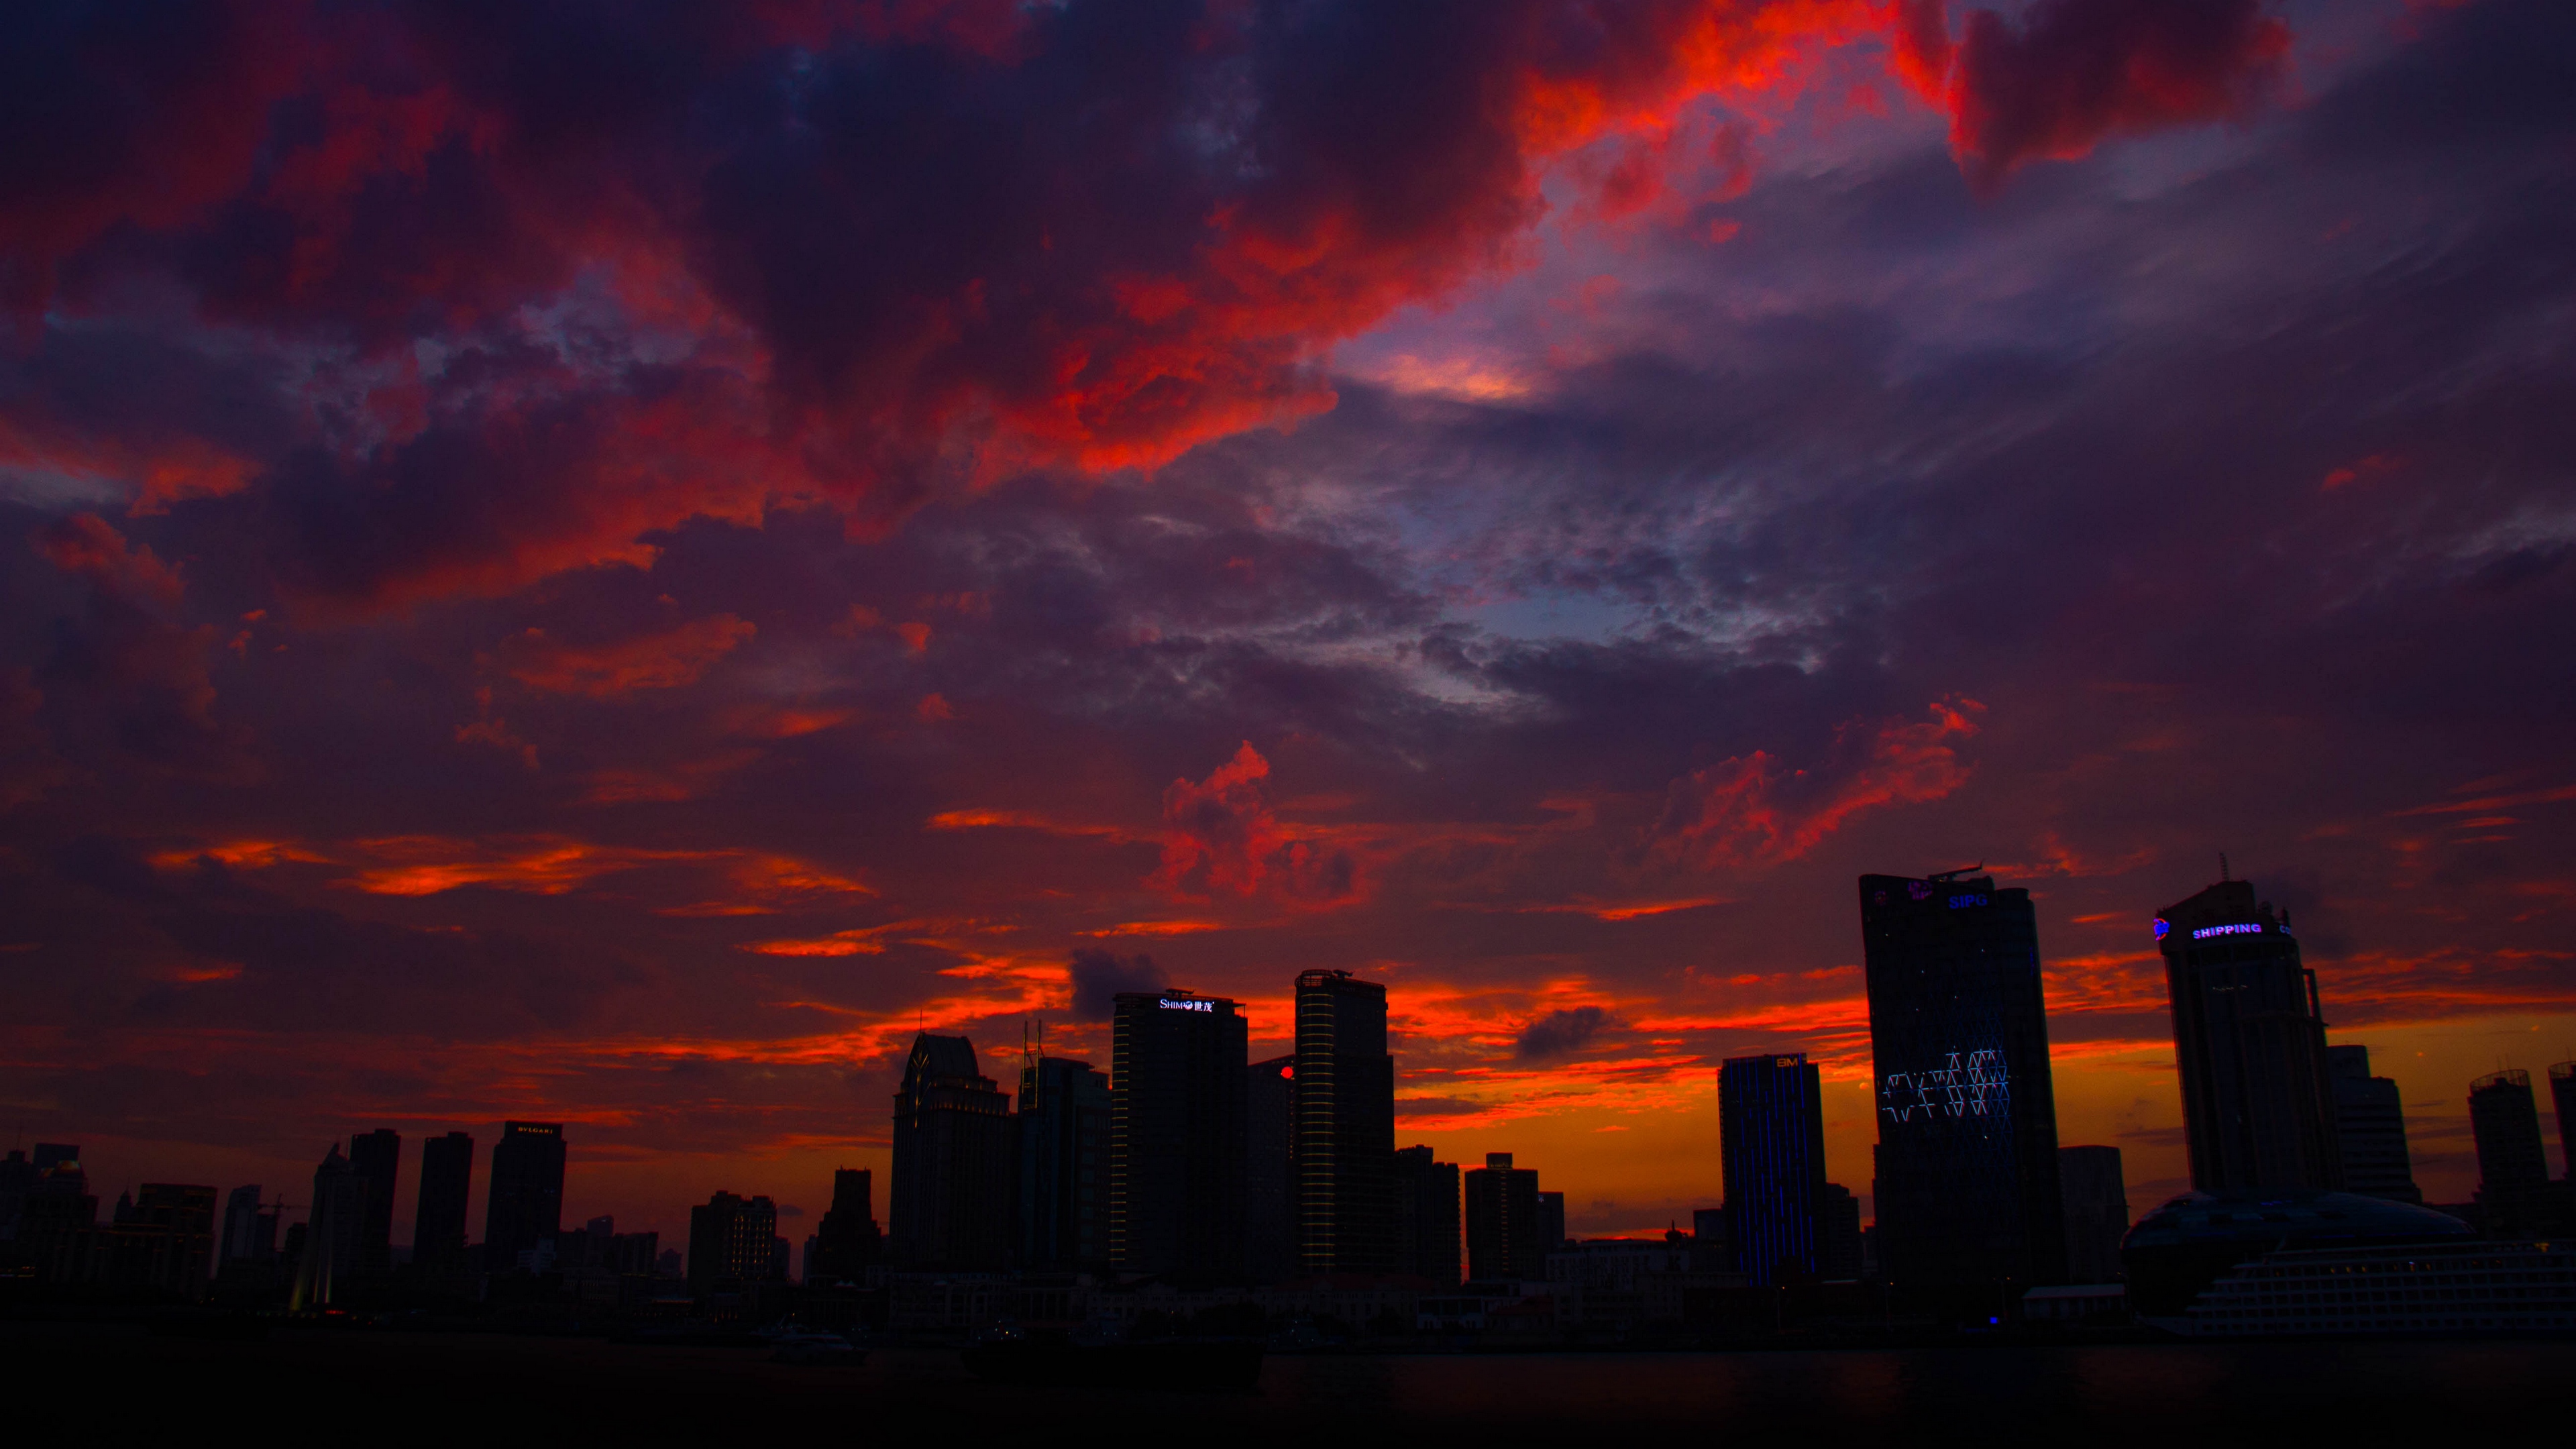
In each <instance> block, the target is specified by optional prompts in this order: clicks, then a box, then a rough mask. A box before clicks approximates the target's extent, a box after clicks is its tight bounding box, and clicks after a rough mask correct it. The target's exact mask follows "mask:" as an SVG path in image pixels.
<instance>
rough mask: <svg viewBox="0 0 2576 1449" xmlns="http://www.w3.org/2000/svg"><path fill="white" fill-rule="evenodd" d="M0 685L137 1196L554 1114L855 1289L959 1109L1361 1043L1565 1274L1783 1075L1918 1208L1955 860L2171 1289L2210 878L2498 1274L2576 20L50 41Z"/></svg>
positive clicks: (119, 1164)
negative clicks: (1328, 1025) (1079, 1059)
mask: <svg viewBox="0 0 2576 1449" xmlns="http://www.w3.org/2000/svg"><path fill="white" fill-rule="evenodd" d="M0 599H5V606H0V823H5V828H0V1127H6V1128H7V1129H8V1130H9V1131H10V1133H11V1139H10V1141H11V1145H19V1146H23V1145H26V1144H27V1143H30V1142H32V1141H34V1140H36V1139H40V1138H41V1139H44V1140H48V1141H67V1142H76V1143H80V1144H82V1146H83V1148H84V1154H83V1155H84V1159H85V1161H86V1163H87V1165H88V1167H89V1170H90V1173H91V1176H92V1183H93V1186H94V1187H95V1188H97V1189H98V1190H100V1191H101V1192H102V1194H104V1195H108V1196H112V1195H113V1194H114V1193H115V1192H117V1191H118V1190H119V1189H121V1188H125V1187H129V1186H134V1185H139V1184H140V1183H143V1182H145V1181H179V1182H203V1183H210V1184H214V1185H217V1186H219V1187H222V1188H226V1189H229V1188H230V1187H232V1186H235V1185H238V1184H241V1183H245V1182H260V1183H263V1184H266V1185H268V1186H269V1187H270V1188H271V1189H272V1191H275V1190H277V1189H280V1188H282V1189H283V1190H284V1191H285V1193H286V1195H287V1197H288V1200H289V1201H290V1202H295V1203H302V1202H304V1201H305V1200H306V1198H307V1197H309V1195H310V1194H309V1191H308V1188H309V1182H310V1174H311V1171H312V1165H313V1164H314V1163H315V1162H316V1161H317V1160H319V1159H320V1158H321V1156H322V1155H323V1152H324V1149H325V1148H326V1147H327V1146H328V1145H329V1143H330V1142H331V1141H332V1140H333V1139H334V1138H345V1137H346V1135H347V1134H348V1133H350V1132H352V1131H356V1130H365V1129H370V1128H375V1127H379V1126H391V1127H394V1128H397V1129H398V1130H400V1131H401V1132H402V1133H403V1134H404V1136H405V1137H406V1139H415V1140H416V1139H417V1138H418V1137H420V1136H422V1135H424V1134H435V1133H438V1132H444V1131H447V1130H450V1129H453V1128H462V1129H464V1130H467V1131H470V1132H472V1133H474V1135H475V1136H476V1138H477V1140H478V1144H479V1148H480V1150H478V1156H477V1161H476V1165H475V1197H474V1206H473V1210H472V1228H473V1231H474V1234H475V1236H477V1237H479V1236H480V1235H481V1227H482V1189H483V1187H484V1185H485V1183H486V1181H487V1180H488V1149H489V1145H490V1143H491V1141H492V1139H493V1137H494V1136H495V1134H496V1131H497V1124H498V1123H499V1122H500V1121H501V1120H502V1119H503V1118H506V1117H533V1118H541V1119H559V1120H561V1121H563V1122H565V1123H566V1124H567V1132H566V1135H567V1137H568V1138H569V1140H570V1143H571V1149H570V1151H571V1164H572V1165H571V1169H570V1176H569V1184H568V1188H567V1192H566V1197H565V1213H566V1218H567V1220H568V1221H577V1220H579V1219H581V1218H585V1217H588V1216H591V1215H593V1214H597V1213H614V1214H615V1215H616V1217H617V1219H618V1223H619V1226H620V1227H621V1228H658V1229H659V1230H661V1231H662V1232H663V1233H664V1234H665V1235H666V1237H667V1236H669V1235H672V1234H675V1233H678V1232H681V1231H683V1230H684V1229H685V1226H686V1212H685V1208H686V1206H687V1204H688V1203H690V1202H692V1201H702V1200H704V1198H705V1197H706V1195H707V1194H708V1193H709V1192H710V1191H712V1190H714V1189H717V1188H729V1189H732V1190H734V1191H737V1192H744V1193H753V1192H765V1193H769V1194H771V1195H773V1196H775V1197H777V1198H778V1199H779V1200H780V1201H781V1202H782V1203H783V1204H786V1205H788V1209H789V1210H790V1211H789V1215H788V1217H787V1218H786V1219H785V1221H784V1222H783V1223H782V1231H785V1232H788V1233H789V1234H790V1235H791V1236H795V1237H799V1238H801V1237H802V1235H803V1233H804V1232H805V1231H807V1230H808V1229H809V1228H810V1225H811V1222H812V1219H813V1216H815V1215H819V1213H820V1212H821V1210H822V1209H823V1207H824V1206H825V1204H826V1202H827V1199H828V1196H829V1186H830V1169H832V1168H833V1167H835V1166H844V1165H846V1166H872V1167H875V1168H876V1169H878V1172H879V1179H878V1180H879V1183H880V1186H879V1189H878V1191H879V1194H880V1196H879V1211H880V1213H881V1214H882V1211H883V1192H884V1188H883V1185H882V1184H883V1181H884V1178H883V1173H884V1169H885V1167H886V1164H887V1151H886V1143H887V1138H888V1132H889V1117H890V1097H891V1094H892V1092H893V1091H894V1087H895V1080H896V1076H897V1073H898V1072H899V1070H900V1067H901V1063H902V1057H903V1053H904V1051H905V1049H906V1048H907V1046H908V1044H909V1042H910V1039H911V1037H912V1035H913V1034H914V1032H915V1031H916V1030H917V1029H919V1028H920V1027H923V1026H927V1027H929V1028H931V1029H933V1030H938V1031H947V1032H963V1033H966V1034H967V1035H969V1036H971V1037H972V1038H973V1040H974V1042H975V1045H976V1047H977V1048H978V1050H979V1051H980V1052H981V1053H983V1056H984V1060H985V1063H986V1070H987V1071H988V1072H989V1073H991V1074H992V1075H994V1076H996V1077H1001V1078H1004V1079H1006V1080H1015V1078H1016V1064H1015V1062H1014V1061H1013V1060H1011V1056H1012V1054H1015V1053H1016V1052H1017V1051H1018V1050H1019V1047H1020V1042H1021V1039H1022V1033H1023V1030H1024V1029H1026V1030H1028V1031H1031V1032H1035V1031H1036V1030H1038V1029H1039V1027H1040V1026H1041V1025H1042V1026H1043V1030H1044V1034H1045V1039H1046V1043H1047V1047H1048V1049H1049V1050H1050V1051H1051V1052H1056V1053H1062V1054H1071V1055H1087V1056H1089V1057H1090V1059H1091V1060H1092V1061H1093V1062H1094V1063H1095V1064H1098V1065H1102V1066H1104V1067H1105V1066H1106V1065H1107V1048H1108V1042H1107V1030H1106V1024H1105V1017H1106V1010H1107V1000H1108V996H1109V994H1110V993H1111V992H1113V991H1115V990H1119V989H1125V988H1127V987H1129V986H1131V985H1150V984H1153V983H1157V982H1167V983H1170V984H1173V985H1181V986H1188V987H1192V988H1195V989H1197V990H1199V991H1202V992H1207V993H1218V994H1224V995H1230V996H1234V997H1236V998H1238V999H1241V1000H1243V1001H1245V1002H1246V1003H1247V1004H1248V1009H1249V1014H1250V1017H1251V1020H1252V1032H1253V1051H1254V1053H1255V1054H1256V1055H1259V1056H1267V1055H1272V1054H1275V1053H1277V1052H1282V1051H1285V1050H1286V1048H1287V1040H1288V1035H1287V1034H1288V1030H1289V1000H1288V997H1289V989H1290V983H1291V980H1292V978H1293V977H1294V975H1295V974H1296V973H1297V972H1298V971H1300V970H1305V969H1310V968H1315V967H1343V968H1348V969H1350V970H1353V971H1356V972H1359V973H1361V974H1363V975H1365V976H1367V977H1369V978H1371V979H1373V980H1379V981H1383V982H1385V983H1386V984H1387V986H1388V990H1389V1004H1390V1011H1391V1015H1392V1019H1393V1025H1394V1027H1395V1042H1394V1049H1395V1052H1396V1057H1397V1068H1398V1073H1399V1076H1398V1098H1399V1101H1398V1113H1399V1117H1398V1124H1397V1131H1398V1140H1399V1141H1400V1142H1401V1143H1407V1144H1409V1143H1413V1142H1425V1143H1429V1144H1431V1145H1432V1146H1434V1147H1435V1148H1436V1149H1437V1150H1438V1151H1439V1153H1440V1155H1441V1156H1442V1157H1443V1158H1444V1159H1455V1160H1459V1161H1464V1162H1468V1163H1470V1164H1473V1163H1476V1162H1478V1161H1480V1160H1481V1154H1483V1153H1485V1152H1488V1151H1511V1152H1514V1153H1516V1154H1517V1155H1518V1157H1519V1162H1520V1165H1522V1166H1534V1167H1536V1168H1538V1169H1539V1171H1540V1173H1541V1175H1542V1182H1543V1185H1544V1186H1548V1187H1551V1188H1559V1189H1563V1190H1564V1191H1565V1192H1566V1195H1567V1206H1568V1219H1569V1224H1568V1225H1569V1228H1570V1229H1571V1230H1572V1231H1574V1232H1575V1233H1577V1234H1584V1235H1589V1234H1602V1233H1611V1232H1620V1231H1644V1230H1648V1229H1660V1228H1662V1227H1663V1226H1664V1225H1665V1223H1666V1222H1667V1221H1671V1220H1676V1219H1677V1220H1679V1221H1681V1222H1682V1223H1683V1224H1684V1225H1685V1226H1686V1225H1687V1224H1688V1221H1689V1218H1688V1214H1689V1211H1690V1209H1691V1208H1693V1207H1695V1206H1708V1205H1714V1204H1715V1203H1716V1202H1717V1200H1718V1196H1719V1190H1720V1183H1719V1173H1718V1164H1717V1135H1718V1122H1717V1094H1716V1077H1717V1071H1716V1068H1717V1063H1718V1061H1719V1060H1720V1059H1721V1058H1723V1057H1727V1056H1734V1055H1742V1054H1745V1053H1749V1052H1769V1051H1789V1050H1804V1051H1806V1052H1808V1053H1810V1054H1812V1055H1814V1056H1816V1057H1818V1058H1819V1059H1820V1060H1822V1061H1823V1062H1824V1063H1825V1078H1826V1083H1827V1086H1826V1093H1827V1113H1826V1115H1827V1118H1828V1122H1829V1128H1828V1136H1829V1141H1830V1148H1831V1161H1830V1169H1831V1174H1832V1176H1833V1177H1834V1178H1835V1180H1837V1181H1840V1182H1843V1183H1846V1184H1848V1185H1850V1186H1851V1187H1852V1188H1853V1189H1854V1190H1855V1191H1856V1192H1859V1193H1861V1194H1863V1196H1864V1201H1866V1195H1867V1193H1868V1187H1869V1175H1870V1168H1869V1144H1870V1143H1871V1141H1872V1140H1874V1131H1875V1129H1874V1126H1873V1120H1872V1112H1873V1108H1872V1102H1871V1096H1870V1092H1869V1087H1868V1077H1869V1069H1870V1062H1869V1043H1868V1034H1867V1027H1866V1016H1865V1012H1864V1007H1863V1002H1862V998H1861V978H1860V970H1859V966H1858V961H1859V953H1860V933H1859V920H1858V910H1857V902H1856V898H1855V893H1854V879H1855V877H1857V876H1858V875H1860V874H1861V873H1863V872H1867V871H1877V872H1888V873H1896V874H1921V873H1925V872H1930V871H1936V870H1943V869H1948V868H1953V867H1958V866H1966V865H1970V864H1973V863H1976V862H1983V863H1984V864H1985V865H1986V867H1987V868H1988V869H1989V870H1990V871H1991V872H1992V873H1993V874H1994V875H1995V876H1996V878H1997V881H1998V883H1999V884H2001V885H2006V886H2026V887H2028V888H2029V889H2030V891H2031V893H2032V895H2033V897H2034V898H2035V900H2036V902H2037V905H2038V910H2039V921H2040V935H2041V942H2042V949H2043V952H2044V956H2045V961H2046V966H2047V973H2048V983H2049V1007H2050V1033H2051V1039H2052V1041H2053V1044H2054V1054H2055V1071H2056V1085H2057V1100H2058V1110H2059V1131H2060V1137H2061V1140H2062V1141H2064V1142H2066V1143H2069V1144H2073V1143H2084V1142H2104V1143H2111V1144H2114V1145H2117V1146H2119V1147H2120V1148H2121V1149H2122V1150H2123V1151H2124V1152H2125V1154H2126V1163H2127V1173H2128V1182H2129V1190H2130V1199H2131V1202H2132V1204H2133V1206H2134V1207H2136V1208H2137V1209H2138V1210H2141V1211H2143V1210H2144V1209H2145V1208H2146V1207H2148V1206H2150V1205H2152V1204H2153V1203H2155V1202H2157V1201H2160V1200H2161V1199H2162V1198H2164V1197H2165V1196H2168V1195H2170V1194H2171V1193H2173V1192H2176V1191H2180V1190H2181V1189H2182V1188H2183V1187H2185V1186H2186V1185H2187V1184H2186V1183H2185V1182H2184V1180H2183V1179H2184V1166H2183V1153H2182V1147H2181V1128H2180V1111H2179V1102H2178V1100H2177V1095H2176V1086H2175V1078H2174V1074H2173V1069H2172V1060H2171V1039H2170V1035H2169V1027H2168V1023H2167V1019H2166V1010H2165V997H2164V985H2163V977H2162V971H2161V966H2160V964H2159V961H2158V958H2157V957H2156V955H2155V951H2154V942H2153V938H2152V936H2151V935H2150V932H2149V921H2150V918H2151V917H2152V915H2153V914H2154V912H2155V911H2156V909H2157V908H2159V907H2161V906H2164V905H2166V904H2169V903H2171V902H2173V901H2176V900H2179V899H2180V898H2182V897H2184V896H2186V895H2189V894H2191V893H2192V892H2194V891H2197V890H2199V889H2200V888H2201V887H2203V886H2204V885H2206V884H2208V883H2210V882H2211V881H2213V880H2215V879H2216V878H2217V876H2218V870H2219V865H2218V856H2219V853H2220V852H2221V851H2224V852H2226V854H2227V856H2228V859H2229V861H2230V863H2231V864H2232V866H2233V868H2234V870H2235V873H2236V874H2237V875H2239V876H2241V877H2244V878H2249V879H2251V880H2252V881H2253V882H2255V884H2256V886H2257V888H2258V889H2259V890H2260V892H2261V893H2262V895H2263V896H2264V897H2265V898H2267V899H2270V900H2273V901H2276V902H2278V903H2280V904H2281V905H2283V906H2285V907H2287V908H2288V909H2289V910H2290V911H2291V913H2292V915H2293V918H2294V920H2295V921H2296V923H2297V926H2298V928H2299V930H2300V934H2301V937H2302V940H2303V941H2304V943H2305V947H2306V951H2307V954H2308V962H2309V964H2310V965H2311V966H2313V967H2314V968H2315V970H2316V972H2317V976H2318V979H2319V982H2320V989H2321V992H2322V996H2323V1000H2324V1005H2325V1009H2326V1015H2327V1018H2328V1020H2329V1021H2330V1022H2331V1023H2332V1039H2333V1040H2335V1041H2337V1042H2361V1043H2366V1044H2368V1045H2369V1046H2370V1047H2371V1048H2372V1052H2373V1061H2374V1064H2375V1065H2376V1066H2377V1068H2378V1070H2379V1071H2381V1072H2382V1073H2384V1074H2388V1075H2393V1076H2395V1077H2396V1078H2397V1080H2398V1081H2399V1082H2400V1083H2401V1084H2402V1086H2403V1089H2404V1097H2405V1101H2406V1103H2407V1108H2408V1114H2409V1129H2410V1132H2411V1134H2412V1141H2413V1146H2414V1150H2415V1156H2416V1171H2417V1175H2418V1179H2419V1181H2420V1182H2421V1183H2422V1184H2423V1186H2424V1188H2425V1189H2426V1192H2427V1194H2428V1195H2429V1196H2430V1197H2432V1198H2433V1199H2435V1200H2437V1201H2458V1200H2462V1199H2465V1198H2466V1197H2467V1196H2468V1194H2469V1192H2470V1190H2471V1189H2472V1187H2473V1186H2474V1185H2475V1179H2476V1166H2475V1160H2474V1157H2473V1155H2472V1153H2471V1150H2470V1143H2469V1135H2468V1126H2467V1116H2466V1106H2465V1096H2466V1090H2467V1084H2468V1081H2469V1079H2470V1078H2471V1077H2473V1076H2476V1075H2478V1074H2480V1073H2482V1072H2486V1071H2491V1070H2493V1069H2495V1068H2496V1067H2497V1066H2499V1065H2512V1066H2519V1067H2523V1068H2526V1069H2529V1070H2531V1071H2532V1072H2533V1074H2534V1076H2535V1077H2539V1076H2540V1074H2541V1070H2542V1068H2544V1067H2545V1066H2546V1065H2547V1064H2548V1063H2550V1062H2553V1061H2559V1060H2565V1059H2568V1058H2571V1057H2576V869H2571V865H2570V849H2571V846H2576V6H2570V5H2568V4H2566V3H2565V0H2470V3H2461V4H2448V5H2446V4H2440V3H2434V0H1991V3H1990V0H1964V3H1962V0H1950V3H1948V4H1946V5H1945V4H1944V0H1894V3H1891V0H1633V3H1613V0H1595V3H1578V0H1456V3H1452V4H1434V3H1423V4H1415V5H1390V4H1386V3H1383V0H1302V3H1286V0H1281V3H1268V0H1199V3H1177V0H1175V3H1164V0H1068V3H1060V4H1058V3H1042V0H1029V3H1017V0H959V3H953V4H942V3H937V0H729V3H706V4H695V3H679V0H664V3H651V4H635V3H618V4H611V3H607V0H600V3H593V4H571V3H566V4H551V3H549V4H538V3H521V0H491V3H436V4H420V5H407V4H398V3H361V0H308V3H294V0H275V3H217V0H199V3H186V4H143V3H127V0H105V3H92V4H77V5H75V4H64V5H53V4H47V5H14V6H9V7H6V8H5V9H0ZM2544 1090H2545V1089H2544ZM2543 1116H2544V1122H2546V1121H2547V1120H2548V1119H2547V1107H2546V1102H2545V1099H2544V1103H2543ZM2558 1157H2559V1153H2558V1150H2557V1145H2556V1140H2555V1137H2554V1134H2553V1136H2552V1140H2551V1146H2550V1159H2551V1163H2552V1169H2553V1172H2555V1171H2563V1170H2564V1164H2562V1163H2560V1162H2559V1161H2558ZM417 1167H418V1150H417V1146H416V1141H414V1140H407V1142H406V1151H405V1157H404V1163H403V1183H402V1188H401V1196H400V1202H399V1208H398V1212H397V1219H396V1229H395V1236H396V1240H397V1241H398V1242H399V1241H408V1239H409V1222H410V1218H411V1214H412V1206H413V1203H412V1194H413V1192H414V1190H415V1187H414V1184H415V1183H416V1181H417ZM798 1210H801V1213H802V1214H803V1216H801V1217H800V1216H798V1215H797V1211H798Z"/></svg>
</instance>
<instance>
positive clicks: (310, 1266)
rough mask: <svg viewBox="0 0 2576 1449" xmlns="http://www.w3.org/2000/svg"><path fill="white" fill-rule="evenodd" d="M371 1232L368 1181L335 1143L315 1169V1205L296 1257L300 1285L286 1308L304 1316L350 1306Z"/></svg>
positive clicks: (291, 1294)
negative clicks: (308, 1311) (315, 1310)
mask: <svg viewBox="0 0 2576 1449" xmlns="http://www.w3.org/2000/svg"><path fill="white" fill-rule="evenodd" d="M366 1233H367V1181H366V1179H365V1178H362V1177H360V1176H358V1173H357V1169H355V1168H353V1167H351V1166H350V1165H349V1159H348V1158H346V1157H344V1156H342V1155H341V1154H340V1144H339V1143H337V1142H334V1143H332V1144H331V1150H330V1151H329V1152H327V1153H325V1154H323V1157H322V1163H321V1165H320V1166H318V1167H316V1168H314V1169H313V1207H312V1209H311V1212H310V1214H309V1215H308V1216H307V1217H306V1218H305V1220H304V1249H303V1251H302V1252H300V1253H298V1254H297V1255H296V1260H295V1287H294V1290H293V1291H292V1293H290V1294H289V1296H288V1298H287V1305H286V1306H287V1307H288V1308H290V1309H293V1310H295V1311H297V1312H301V1311H303V1310H305V1309H311V1308H327V1307H329V1306H330V1305H332V1304H334V1303H346V1302H347V1301H348V1300H349V1291H350V1289H351V1288H352V1287H353V1286H355V1284H356V1282H357V1280H358V1278H359V1277H360V1276H361V1274H360V1266H361V1264H362V1263H363V1262H364V1260H365V1256H366Z"/></svg>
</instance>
